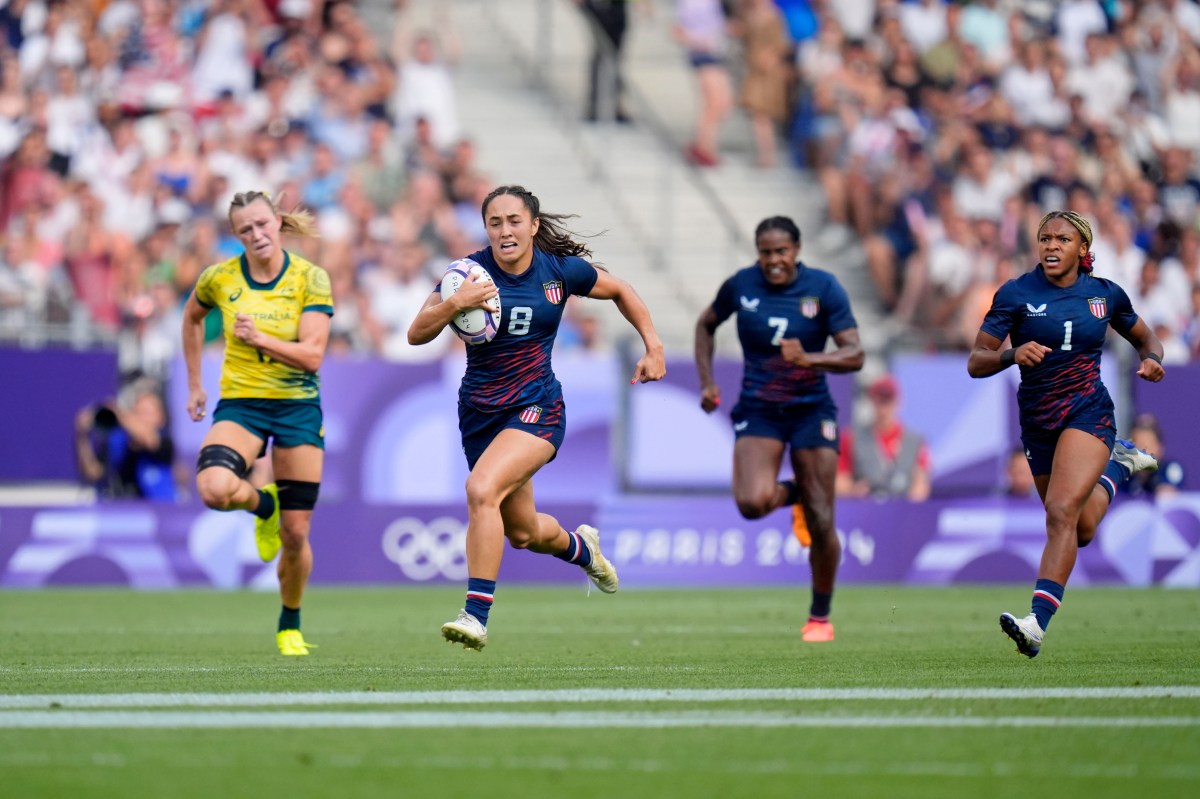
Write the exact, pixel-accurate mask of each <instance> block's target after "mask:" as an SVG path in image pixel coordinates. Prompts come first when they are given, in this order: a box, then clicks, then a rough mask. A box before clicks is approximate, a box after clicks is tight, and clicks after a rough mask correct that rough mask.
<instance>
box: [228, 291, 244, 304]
mask: <svg viewBox="0 0 1200 799" xmlns="http://www.w3.org/2000/svg"><path fill="white" fill-rule="evenodd" d="M240 296H242V290H241V289H238V290H237V291H235V292H233V293H232V294H230V295H229V301H230V302H237V298H238V297H240Z"/></svg>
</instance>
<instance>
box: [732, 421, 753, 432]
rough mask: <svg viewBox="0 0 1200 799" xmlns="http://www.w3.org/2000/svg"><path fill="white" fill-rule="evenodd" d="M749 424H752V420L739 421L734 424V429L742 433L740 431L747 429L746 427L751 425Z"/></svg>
mask: <svg viewBox="0 0 1200 799" xmlns="http://www.w3.org/2000/svg"><path fill="white" fill-rule="evenodd" d="M749 426H750V422H737V423H735V424H734V425H733V429H734V430H735V431H736V432H738V433H740V432H742V431H743V430H745V429H746V428H747V427H749Z"/></svg>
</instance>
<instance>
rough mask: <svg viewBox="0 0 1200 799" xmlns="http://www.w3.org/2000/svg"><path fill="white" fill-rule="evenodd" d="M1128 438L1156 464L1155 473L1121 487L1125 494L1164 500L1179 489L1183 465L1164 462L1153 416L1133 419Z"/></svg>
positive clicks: (1136, 477)
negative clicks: (1153, 459)
mask: <svg viewBox="0 0 1200 799" xmlns="http://www.w3.org/2000/svg"><path fill="white" fill-rule="evenodd" d="M1164 360H1165V359H1164ZM1129 438H1130V439H1131V440H1132V441H1133V445H1134V446H1135V447H1137V448H1138V449H1141V450H1145V451H1146V452H1149V453H1150V454H1151V455H1153V456H1154V457H1155V459H1156V460H1158V469H1157V470H1155V471H1142V472H1138V473H1136V474H1134V476H1133V478H1132V479H1131V480H1130V481H1129V482H1128V483H1126V484H1125V488H1124V491H1125V493H1127V494H1129V495H1130V496H1133V497H1147V498H1152V497H1165V496H1169V495H1171V494H1174V493H1175V492H1177V491H1179V490H1181V489H1182V488H1183V482H1184V474H1183V465H1182V464H1181V463H1180V462H1179V461H1175V460H1170V459H1168V458H1167V453H1166V448H1165V447H1164V446H1163V436H1162V429H1161V428H1160V427H1159V424H1158V419H1156V418H1155V417H1154V415H1153V414H1149V413H1144V414H1141V415H1139V416H1138V417H1137V418H1135V419H1134V420H1133V427H1131V428H1130V431H1129Z"/></svg>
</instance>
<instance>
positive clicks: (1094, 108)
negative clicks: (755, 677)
mask: <svg viewBox="0 0 1200 799" xmlns="http://www.w3.org/2000/svg"><path fill="white" fill-rule="evenodd" d="M712 2H713V3H717V2H718V0H712ZM722 5H723V6H724V8H723V11H724V12H725V13H727V14H729V17H730V21H731V22H732V23H733V25H732V27H731V31H732V32H733V33H734V34H737V32H738V31H739V30H741V31H742V32H743V34H744V33H745V32H746V31H748V30H750V29H751V26H750V25H748V24H747V23H746V22H745V20H741V22H742V26H741V28H739V27H738V23H739V18H738V14H739V13H741V12H745V13H751V12H752V13H753V14H754V15H755V19H757V20H759V22H756V23H754V25H755V29H758V30H761V29H763V26H764V25H766V26H767V27H769V25H768V24H767V23H765V22H762V21H761V20H762V19H763V15H764V14H765V13H769V12H768V11H767V10H765V7H764V4H762V3H744V4H743V3H741V2H738V1H737V0H729V1H727V2H724V3H723V4H722ZM766 5H768V6H769V5H770V4H766ZM774 5H775V8H776V10H777V11H778V14H779V17H780V20H781V21H782V22H783V23H785V24H786V29H787V31H788V33H789V34H790V36H791V38H792V40H793V42H794V43H795V46H794V47H793V48H791V49H790V50H786V51H787V52H790V53H793V54H794V65H795V67H796V69H795V72H794V74H795V76H796V77H797V78H798V79H797V80H795V81H793V82H792V84H791V86H792V88H791V89H790V90H789V93H790V106H791V108H792V109H793V110H792V112H791V114H790V122H789V123H788V134H789V140H790V142H791V144H792V145H793V149H794V152H795V154H796V161H797V162H798V163H799V164H800V165H801V166H802V167H803V168H805V169H808V170H811V171H812V173H813V174H815V175H816V176H818V177H819V179H820V181H821V183H822V185H823V186H824V188H825V190H826V193H827V195H828V201H829V210H828V214H829V219H828V224H827V225H826V227H825V228H824V229H823V230H822V231H820V232H819V233H818V234H817V237H818V241H820V242H821V243H822V244H824V245H826V246H832V247H837V246H842V245H845V244H849V243H850V242H852V241H858V242H861V244H862V247H863V252H864V258H865V263H866V266H867V269H868V271H869V274H870V275H871V277H872V282H873V285H874V286H875V288H876V290H877V293H878V299H879V303H880V304H881V305H882V306H883V307H884V308H885V309H886V310H887V311H888V312H889V313H890V314H891V316H892V318H893V319H894V320H896V322H897V323H898V325H900V326H902V327H903V328H904V329H907V330H909V331H910V332H912V333H913V335H914V336H915V337H916V340H917V341H918V342H920V343H921V344H922V345H925V346H929V347H932V348H957V349H965V348H966V347H968V346H969V344H970V342H971V341H972V340H973V337H974V335H975V331H976V330H977V329H978V325H979V320H980V319H981V318H982V316H983V312H984V310H985V309H986V307H987V305H988V303H989V301H990V299H991V297H992V294H993V293H994V291H995V289H996V287H997V286H998V285H1000V284H1001V283H1002V282H1003V281H1005V280H1007V279H1008V278H1010V277H1012V276H1014V275H1016V274H1019V273H1020V272H1022V271H1024V270H1026V269H1028V268H1029V266H1030V265H1031V264H1032V263H1033V261H1034V260H1035V256H1034V255H1033V253H1032V248H1031V239H1032V235H1031V226H1032V225H1033V224H1035V223H1036V220H1037V219H1038V218H1039V217H1040V216H1041V214H1042V213H1044V212H1045V211H1046V210H1050V209H1055V208H1068V207H1069V208H1072V209H1076V210H1078V211H1080V212H1082V213H1084V214H1085V215H1086V216H1088V217H1089V218H1090V219H1091V220H1092V221H1093V223H1094V227H1095V229H1096V231H1097V241H1096V243H1095V247H1094V249H1095V251H1096V274H1098V275H1100V276H1109V277H1113V278H1115V279H1117V280H1118V281H1119V282H1120V283H1121V285H1122V286H1124V287H1126V288H1127V289H1128V290H1129V291H1130V293H1131V295H1132V299H1133V301H1134V306H1135V307H1136V308H1137V309H1138V310H1139V311H1140V312H1141V313H1142V314H1143V315H1144V316H1145V317H1146V318H1147V319H1148V320H1149V321H1150V322H1151V323H1152V324H1153V326H1154V328H1155V331H1156V333H1157V334H1158V336H1159V337H1160V338H1161V339H1162V340H1163V342H1164V345H1165V347H1166V355H1165V358H1164V360H1165V362H1167V363H1179V362H1182V361H1186V360H1189V359H1191V358H1196V357H1200V179H1198V177H1197V164H1196V160H1197V159H1196V155H1197V152H1198V151H1200V5H1198V4H1197V3H1196V2H1192V0H1159V1H1158V2H1151V1H1149V0H1147V1H1146V2H1104V1H1103V0H1064V2H1057V3H1051V2H1045V0H977V1H976V2H945V0H907V1H906V2H901V0H838V1H837V2H830V1H829V0H824V1H822V0H775V4H774ZM405 12H406V8H405V2H404V0H396V2H395V9H394V18H395V21H396V22H395V30H394V31H393V32H392V34H391V36H390V38H389V37H382V38H381V37H380V36H379V35H378V34H379V32H378V31H375V30H372V29H371V27H370V26H369V25H368V24H367V23H366V22H365V21H364V19H363V16H362V12H361V10H360V9H359V8H358V7H357V5H356V4H355V3H354V2H351V1H350V0H180V1H179V2H170V1H169V0H0V157H2V158H3V167H2V168H0V340H21V339H23V340H26V341H29V340H30V339H31V338H32V339H33V340H34V341H35V342H36V341H37V340H38V339H39V337H41V338H42V339H44V337H46V336H59V337H67V338H70V339H72V340H76V341H79V340H95V339H97V338H99V339H101V340H109V341H112V340H115V341H116V342H117V345H118V349H119V352H120V354H121V366H122V371H124V372H127V373H141V374H147V375H150V376H155V377H159V378H165V377H166V376H167V375H166V372H167V370H168V369H169V364H170V363H171V362H172V360H173V359H174V357H175V356H176V354H177V352H178V346H179V345H178V339H179V332H178V331H179V314H180V307H181V305H182V301H183V299H184V298H186V295H187V293H188V292H189V291H190V289H191V286H192V283H193V281H194V280H195V278H196V276H197V274H198V273H199V270H200V269H202V268H203V267H204V266H205V265H207V264H209V263H213V262H215V261H218V260H221V259H224V258H227V257H231V256H233V255H236V254H237V253H238V252H239V250H238V247H237V243H236V240H235V239H234V238H233V237H232V235H231V234H230V232H229V230H228V223H227V220H226V211H227V209H228V205H229V199H230V197H231V196H232V194H233V193H234V192H235V191H238V190H244V189H247V188H256V187H257V188H262V189H264V190H268V191H271V192H273V193H276V196H277V197H279V198H280V199H281V200H282V202H283V204H284V205H285V207H287V206H291V205H293V204H296V203H301V204H303V205H305V206H306V207H308V208H310V209H312V210H313V211H314V212H315V213H316V215H317V221H318V226H319V230H320V233H321V236H320V238H319V239H315V240H313V243H311V244H305V243H296V244H294V245H293V244H289V246H297V247H298V249H300V251H301V252H302V253H303V254H304V255H306V256H308V257H310V258H312V259H314V260H315V261H316V262H318V263H320V264H321V265H322V266H324V267H325V268H326V269H327V270H328V271H329V273H330V276H331V278H332V280H333V285H334V292H335V300H336V302H337V315H336V316H335V317H334V321H333V325H334V329H333V337H332V341H331V352H333V353H335V354H338V353H375V354H379V355H382V356H383V357H386V358H389V359H394V360H400V361H404V360H416V359H420V360H428V359H432V358H438V357H441V356H442V355H443V354H444V352H445V349H446V348H448V347H451V346H456V345H455V344H453V343H452V342H451V341H450V340H449V338H448V337H444V338H445V341H444V342H442V343H439V344H438V345H436V346H427V347H422V348H412V347H410V346H409V345H408V343H407V339H406V336H405V331H406V329H407V327H408V323H409V321H410V320H411V318H412V316H413V315H414V314H415V313H416V311H417V309H419V308H420V306H421V300H422V298H423V297H424V296H426V294H427V292H428V290H429V288H430V286H431V285H432V284H431V279H432V277H433V276H434V275H435V273H436V272H437V271H439V270H440V267H441V265H443V264H444V263H445V262H446V261H447V260H449V259H452V258H455V257H459V256H462V255H465V254H467V253H469V252H471V251H472V250H473V249H475V248H477V247H479V246H481V244H482V243H483V242H484V241H485V236H484V232H483V230H482V226H481V222H480V220H479V213H478V208H479V203H480V200H481V198H482V197H483V196H484V195H486V193H487V192H488V191H489V190H490V188H492V185H491V181H490V180H489V178H488V177H487V176H486V175H484V174H481V172H480V170H479V168H478V165H477V164H476V162H475V155H474V148H473V144H472V140H471V139H470V138H469V137H466V136H465V135H464V133H463V131H462V130H461V129H460V126H459V124H458V120H457V115H456V110H455V100H454V86H453V83H454V79H453V70H454V64H455V61H456V58H457V55H458V44H457V42H456V41H455V40H454V36H453V29H452V27H450V26H449V25H448V24H447V25H439V26H438V30H437V34H436V38H435V36H434V35H433V34H424V33H418V32H415V31H414V30H413V29H412V26H411V25H409V24H408V22H407V18H406V13H405ZM732 41H736V38H734V39H733V40H732ZM743 41H744V46H746V47H749V46H750V45H749V44H748V43H745V39H744V36H743ZM788 58H789V59H793V56H788ZM780 75H783V76H785V77H781V78H780V79H786V71H784V72H782V73H780ZM771 168H776V169H788V168H791V167H790V166H788V165H783V166H775V167H771ZM577 321H578V322H579V324H578V325H577V327H576V328H575V330H576V331H578V332H573V333H572V334H570V335H568V336H567V338H568V339H573V340H578V338H579V337H580V336H582V337H585V338H587V339H589V340H594V339H595V336H596V333H595V330H594V325H589V324H588V321H589V320H587V319H581V320H577ZM64 331H65V332H64ZM217 334H218V331H217V330H216V329H212V330H210V336H211V337H212V338H214V339H215V338H216V337H217Z"/></svg>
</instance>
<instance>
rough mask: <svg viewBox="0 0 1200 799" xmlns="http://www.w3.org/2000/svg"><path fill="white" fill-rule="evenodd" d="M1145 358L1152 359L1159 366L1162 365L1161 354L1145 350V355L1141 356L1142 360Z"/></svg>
mask: <svg viewBox="0 0 1200 799" xmlns="http://www.w3.org/2000/svg"><path fill="white" fill-rule="evenodd" d="M1147 358H1149V359H1150V360H1152V361H1154V362H1155V363H1156V364H1158V365H1159V366H1162V356H1161V355H1159V354H1158V353H1157V352H1147V353H1146V354H1145V355H1143V356H1142V360H1143V361H1144V360H1146V359H1147Z"/></svg>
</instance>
